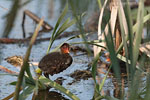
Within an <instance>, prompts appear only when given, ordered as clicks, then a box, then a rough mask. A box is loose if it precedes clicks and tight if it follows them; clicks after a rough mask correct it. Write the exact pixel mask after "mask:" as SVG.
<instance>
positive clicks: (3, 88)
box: [0, 0, 126, 100]
mask: <svg viewBox="0 0 150 100" xmlns="http://www.w3.org/2000/svg"><path fill="white" fill-rule="evenodd" d="M50 1H51V2H50ZM50 1H48V0H33V1H31V2H30V3H28V4H27V5H25V6H24V7H22V8H21V9H19V12H18V16H17V19H16V22H15V25H14V27H13V29H12V31H11V33H10V36H9V37H10V38H22V28H21V23H22V17H23V11H24V10H26V9H28V10H30V11H32V12H34V13H35V14H36V15H38V16H39V17H44V19H45V20H46V21H47V22H48V23H49V24H50V25H52V26H53V27H54V25H55V23H56V21H57V18H58V16H59V14H60V12H61V10H62V9H61V8H62V6H64V5H61V2H60V1H59V0H50ZM51 3H54V5H57V6H53V10H52V11H53V13H51V14H50V13H49V12H50V11H51V10H49V9H48V8H51V7H50V5H51ZM11 4H12V2H11V0H0V5H1V6H3V7H4V8H6V9H2V8H0V12H1V14H0V23H1V26H0V30H1V33H2V32H3V29H4V26H2V25H4V23H5V19H3V18H2V17H3V16H4V15H5V14H7V13H8V11H9V9H10V8H11ZM7 9H8V10H7ZM51 9H52V8H51ZM69 13H70V11H69ZM68 16H69V15H68ZM35 26H36V25H35V23H34V21H32V19H30V18H29V17H26V22H25V29H26V33H27V36H29V35H30V34H29V33H33V32H34V29H35ZM74 29H75V28H74V27H71V28H69V29H68V30H67V31H72V30H74ZM50 33H51V32H49V33H47V34H43V35H42V36H41V37H49V36H50V35H51V34H50ZM1 35H2V34H1ZM67 39H68V38H62V39H59V40H56V41H55V42H54V44H53V47H52V49H53V48H55V47H56V46H57V45H59V44H60V43H62V42H63V41H65V40H67ZM77 41H78V42H79V41H82V39H74V40H70V41H68V42H69V43H72V42H77ZM48 44H49V41H45V42H40V43H37V44H35V45H33V48H32V51H31V55H30V60H31V61H33V62H39V61H40V59H41V58H42V57H43V56H44V55H45V54H46V51H47V48H48ZM81 46H82V45H81ZM27 47H28V44H27V43H25V44H1V45H0V65H2V66H5V67H6V68H8V69H10V70H12V71H17V72H19V70H18V69H17V68H16V67H14V66H13V65H10V64H9V63H7V62H6V61H5V60H4V59H5V58H7V57H10V56H14V55H17V56H22V57H24V55H25V53H26V50H27ZM71 55H72V56H73V64H72V65H71V66H70V67H69V68H67V69H66V70H64V71H63V72H61V73H59V74H55V75H53V76H51V79H52V80H55V79H57V78H58V77H63V78H64V79H65V80H64V82H63V86H64V87H65V88H67V89H68V90H70V91H71V92H72V93H73V94H75V95H77V96H78V97H79V98H80V99H81V100H91V99H92V97H93V94H94V81H93V79H92V78H89V79H88V80H81V81H78V82H75V83H73V84H71V85H68V83H70V82H72V81H73V78H71V77H69V76H68V75H69V74H71V73H73V72H74V71H76V70H85V69H87V68H88V64H89V63H90V62H91V61H92V57H88V56H87V55H81V56H75V55H74V54H73V53H71ZM1 73H4V72H1V71H0V74H1ZM33 73H34V72H33ZM16 79H17V78H16V77H15V76H10V75H0V99H2V98H4V97H6V96H8V95H9V94H10V93H12V92H14V90H15V87H14V86H12V85H9V83H10V82H13V81H15V80H16ZM113 89H114V85H113V83H112V78H108V79H107V80H106V82H105V84H104V91H105V92H107V91H109V92H110V95H111V96H113V94H114V93H113V92H114V91H113ZM125 89H126V88H125ZM51 91H56V90H55V89H52V90H51ZM63 96H64V97H66V98H68V97H67V96H65V95H63ZM31 98H32V97H31V96H30V97H29V98H28V100H31ZM68 99H69V98H68Z"/></svg>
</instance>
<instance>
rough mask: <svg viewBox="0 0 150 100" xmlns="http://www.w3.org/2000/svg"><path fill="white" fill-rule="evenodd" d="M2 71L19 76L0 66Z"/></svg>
mask: <svg viewBox="0 0 150 100" xmlns="http://www.w3.org/2000/svg"><path fill="white" fill-rule="evenodd" d="M0 70H2V71H4V72H6V73H9V74H18V73H17V72H15V71H11V70H9V69H7V68H6V67H4V66H1V65H0Z"/></svg>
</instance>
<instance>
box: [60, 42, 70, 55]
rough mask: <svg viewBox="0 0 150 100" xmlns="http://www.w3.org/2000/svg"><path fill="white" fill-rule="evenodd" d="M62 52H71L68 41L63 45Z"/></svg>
mask: <svg viewBox="0 0 150 100" xmlns="http://www.w3.org/2000/svg"><path fill="white" fill-rule="evenodd" d="M60 50H61V53H69V52H70V46H69V44H68V43H64V44H63V45H62V46H61V47H60Z"/></svg>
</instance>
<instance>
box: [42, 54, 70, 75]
mask: <svg viewBox="0 0 150 100" xmlns="http://www.w3.org/2000/svg"><path fill="white" fill-rule="evenodd" d="M72 61H73V60H72V57H71V56H70V55H69V53H60V52H53V53H50V54H47V55H46V56H44V57H43V58H42V59H41V61H40V62H39V68H40V69H41V70H42V71H43V72H44V75H45V76H47V75H48V74H50V75H54V74H57V73H60V72H62V71H63V70H65V69H67V68H68V67H69V66H70V65H71V64H72Z"/></svg>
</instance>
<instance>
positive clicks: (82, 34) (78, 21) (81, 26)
mask: <svg viewBox="0 0 150 100" xmlns="http://www.w3.org/2000/svg"><path fill="white" fill-rule="evenodd" d="M69 4H70V6H71V10H72V13H73V16H74V17H75V19H76V21H77V28H78V29H79V31H80V33H81V36H82V39H83V41H84V42H86V41H87V39H86V38H85V35H84V34H85V32H84V29H83V25H82V20H81V19H82V18H81V17H82V16H81V15H80V16H78V15H77V13H76V12H77V11H76V9H75V6H74V4H73V0H69ZM85 47H86V49H87V52H88V54H89V55H92V53H91V51H90V49H89V47H88V44H85Z"/></svg>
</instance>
